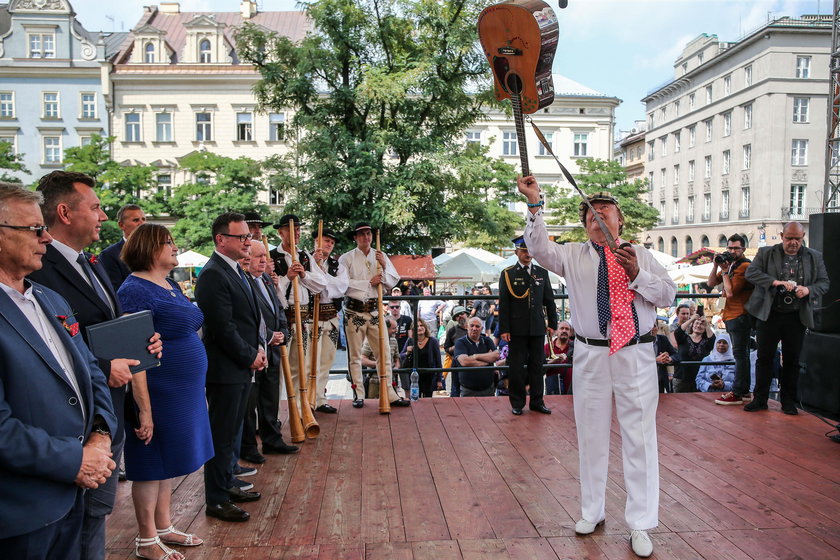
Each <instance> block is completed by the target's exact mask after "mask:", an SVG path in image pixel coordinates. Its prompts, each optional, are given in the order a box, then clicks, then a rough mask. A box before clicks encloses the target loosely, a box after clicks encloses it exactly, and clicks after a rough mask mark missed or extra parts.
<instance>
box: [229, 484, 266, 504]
mask: <svg viewBox="0 0 840 560" xmlns="http://www.w3.org/2000/svg"><path fill="white" fill-rule="evenodd" d="M227 493H228V496H229V497H230V501H231V502H234V503H237V504H240V503H243V502H256V501H257V500H259V499H260V497H261V496H260V493H259V492H248V491H247V490H242V489H241V488H238V487H236V486H234V487H232V488H228V489H227Z"/></svg>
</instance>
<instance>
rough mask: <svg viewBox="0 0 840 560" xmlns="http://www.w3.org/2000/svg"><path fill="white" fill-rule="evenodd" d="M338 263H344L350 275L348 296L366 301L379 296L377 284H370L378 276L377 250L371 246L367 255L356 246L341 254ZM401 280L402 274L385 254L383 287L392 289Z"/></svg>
mask: <svg viewBox="0 0 840 560" xmlns="http://www.w3.org/2000/svg"><path fill="white" fill-rule="evenodd" d="M338 263H339V264H341V265H344V266H345V268H346V269H347V274H348V275H349V277H350V287H349V288H348V289H347V297H350V298H353V299H357V300H360V301H365V300H368V299H373V298H375V297H377V295H378V294H377V289H376V286H371V285H370V279H371V278H373V277H374V276H376V274H377V266H378V265H379V263H378V262H377V260H376V250H375V249H373V248H371V249H370V251H368V254H367V256H365V254H364V253H362V251H361V250H360V249H359V248H358V247H356V248H355V249H353V250H352V251H348V252H346V253H344V254H343V255H341V257H340V258H339V259H338ZM399 281H400V275H399V274H397V269H396V268H394V265H393V263H392V262H391V259H389V258H388V255H385V270H383V271H382V288H383V290H388V291H390V290H391V288H393V287H394V286H396V285H397V283H398V282H399Z"/></svg>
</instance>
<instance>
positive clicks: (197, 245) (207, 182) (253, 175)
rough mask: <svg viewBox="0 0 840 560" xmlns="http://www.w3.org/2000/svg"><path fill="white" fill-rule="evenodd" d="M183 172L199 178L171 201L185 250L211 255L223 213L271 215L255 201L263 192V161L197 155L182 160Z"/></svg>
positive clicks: (177, 192) (175, 234)
mask: <svg viewBox="0 0 840 560" xmlns="http://www.w3.org/2000/svg"><path fill="white" fill-rule="evenodd" d="M181 169H183V170H186V171H189V172H191V173H192V174H193V175H194V176H195V181H194V182H192V183H186V184H183V185H181V186H179V187H178V188H177V189H176V190H175V191H174V192H173V193H172V197H171V198H170V199H169V213H170V215H171V216H172V217H173V218H175V219H177V222H176V224H175V227H174V230H173V232H172V233H173V235H174V236H175V238H176V239H177V240H178V242H179V243H180V244H181V245H183V248H186V249H193V250H195V251H198V252H199V253H203V254H205V255H207V254H210V253H211V252H212V251H213V237H212V235H211V232H210V230H211V226H212V224H213V220H214V219H215V218H216V216H218V215H219V214H221V213H223V212H244V211H249V210H255V211H257V212H259V213H260V214H261V215H263V216H265V215H266V214H267V211H268V208H267V207H266V206H265V205H260V204H257V203H256V202H255V200H256V199H257V192H258V191H259V190H260V189H262V184H261V183H260V178H261V176H262V174H263V169H262V166H261V165H260V163H259V162H257V161H254V160H253V159H250V158H246V157H239V158H236V159H233V158H229V157H224V156H220V155H217V154H213V153H211V152H193V153H192V154H189V155H188V156H186V157H184V158H183V159H182V160H181Z"/></svg>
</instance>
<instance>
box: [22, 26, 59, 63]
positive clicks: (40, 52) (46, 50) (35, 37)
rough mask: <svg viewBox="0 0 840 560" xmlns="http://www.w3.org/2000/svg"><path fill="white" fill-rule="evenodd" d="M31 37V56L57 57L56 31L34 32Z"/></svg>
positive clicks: (29, 34)
mask: <svg viewBox="0 0 840 560" xmlns="http://www.w3.org/2000/svg"><path fill="white" fill-rule="evenodd" d="M27 35H28V37H29V41H28V43H29V58H55V33H38V32H32V33H28V34H27Z"/></svg>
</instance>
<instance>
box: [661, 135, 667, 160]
mask: <svg viewBox="0 0 840 560" xmlns="http://www.w3.org/2000/svg"><path fill="white" fill-rule="evenodd" d="M659 155H660V156H663V157H664V156H667V155H668V137H667V136H663V137H662V138H660V139H659Z"/></svg>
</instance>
